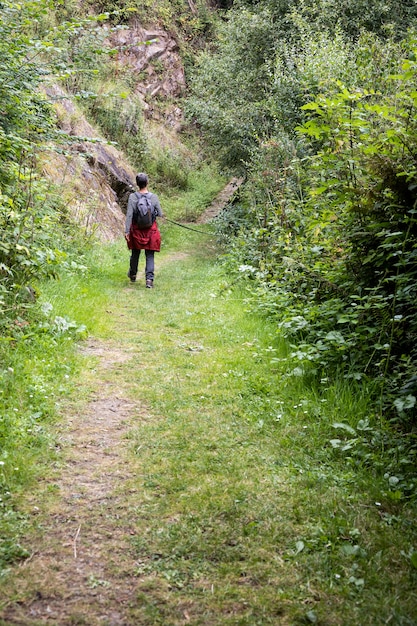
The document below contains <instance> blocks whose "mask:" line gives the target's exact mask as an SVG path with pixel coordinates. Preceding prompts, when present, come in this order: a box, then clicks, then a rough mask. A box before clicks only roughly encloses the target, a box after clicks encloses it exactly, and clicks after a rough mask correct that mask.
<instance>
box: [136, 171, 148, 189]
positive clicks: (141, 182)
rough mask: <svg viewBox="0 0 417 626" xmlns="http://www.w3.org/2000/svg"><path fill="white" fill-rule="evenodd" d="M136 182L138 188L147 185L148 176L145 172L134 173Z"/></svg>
mask: <svg viewBox="0 0 417 626" xmlns="http://www.w3.org/2000/svg"><path fill="white" fill-rule="evenodd" d="M136 184H137V186H138V187H139V189H144V188H145V187H146V186H147V185H148V177H147V175H146V174H143V173H141V174H136Z"/></svg>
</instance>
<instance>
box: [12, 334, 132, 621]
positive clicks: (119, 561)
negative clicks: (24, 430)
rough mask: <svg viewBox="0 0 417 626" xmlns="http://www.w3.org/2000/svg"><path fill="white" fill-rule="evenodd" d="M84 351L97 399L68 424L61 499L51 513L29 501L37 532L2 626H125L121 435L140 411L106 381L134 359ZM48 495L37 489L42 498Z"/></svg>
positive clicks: (127, 553)
mask: <svg viewBox="0 0 417 626" xmlns="http://www.w3.org/2000/svg"><path fill="white" fill-rule="evenodd" d="M84 350H85V352H86V353H87V355H93V356H97V357H98V359H99V361H98V366H97V371H96V376H97V378H98V380H100V386H99V391H97V392H95V393H94V395H93V396H92V397H91V398H90V401H89V402H88V405H87V408H86V410H85V411H83V412H82V414H76V413H74V414H72V415H71V414H70V416H69V418H68V419H67V421H66V426H65V428H66V430H65V432H63V433H62V437H61V443H62V446H63V449H64V454H65V464H64V467H63V469H62V473H61V474H60V476H59V479H58V481H57V484H58V488H59V497H56V493H55V494H54V496H53V498H51V500H52V501H53V504H51V505H49V504H47V503H46V502H45V500H46V499H47V498H45V499H44V501H43V502H42V500H40V497H39V494H37V500H36V501H35V500H33V501H32V505H33V510H34V511H37V510H38V509H39V520H40V524H41V531H40V532H39V533H38V534H37V535H36V536H35V537H34V538H32V540H31V545H32V548H33V554H32V556H31V557H30V558H29V559H28V560H26V561H25V562H23V563H22V564H21V566H20V568H19V571H18V572H17V575H16V576H15V577H14V579H15V580H14V582H13V585H14V588H13V589H10V590H9V591H10V592H11V593H10V595H9V597H10V598H12V597H13V598H15V601H14V602H13V603H12V604H9V605H8V606H6V607H5V608H4V609H3V611H1V612H0V618H3V620H5V623H6V624H20V625H22V626H23V625H27V624H30V625H32V626H34V625H35V624H36V625H38V624H48V625H49V624H56V625H58V624H59V626H66V625H69V624H71V625H74V624H88V625H89V626H96V625H106V626H122V625H127V624H130V622H129V621H128V619H127V617H126V615H127V607H128V605H129V603H130V601H131V600H132V599H133V595H134V593H135V578H132V571H133V570H134V556H133V550H132V547H131V545H130V544H129V536H130V535H131V534H132V532H133V531H132V529H130V528H129V523H131V519H132V515H131V512H130V514H129V503H128V500H129V497H128V495H130V494H132V491H133V490H130V489H129V478H130V477H131V475H130V473H129V469H128V468H127V463H126V459H125V451H126V434H127V432H128V430H129V420H130V419H131V417H132V416H133V415H135V416H137V415H138V413H139V414H140V413H143V410H142V409H141V407H140V406H138V405H135V404H132V402H131V401H129V400H127V399H126V398H124V397H123V395H122V394H123V392H121V391H120V386H119V385H117V384H116V383H114V382H112V380H111V378H113V380H114V378H115V376H114V373H115V370H117V367H118V366H119V365H120V364H121V363H124V362H126V360H128V359H129V358H130V357H131V355H130V354H129V353H126V352H125V353H124V352H121V351H119V350H115V349H113V348H112V347H111V346H109V345H105V344H98V343H89V344H88V345H87V347H85V348H84ZM109 374H110V376H109ZM53 487H54V486H53V485H43V486H42V485H40V490H41V491H42V490H43V489H46V491H48V488H49V490H53ZM35 502H36V506H35ZM34 542H35V544H34ZM16 600H17V601H16ZM3 623H4V622H3Z"/></svg>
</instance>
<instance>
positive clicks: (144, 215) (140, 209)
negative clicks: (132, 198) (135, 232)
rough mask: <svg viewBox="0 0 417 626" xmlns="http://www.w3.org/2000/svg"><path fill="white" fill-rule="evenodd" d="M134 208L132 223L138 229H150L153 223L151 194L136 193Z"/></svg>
mask: <svg viewBox="0 0 417 626" xmlns="http://www.w3.org/2000/svg"><path fill="white" fill-rule="evenodd" d="M136 198H137V202H136V206H135V207H134V209H133V216H132V221H133V222H134V224H136V225H137V226H138V228H150V227H151V226H152V224H153V222H154V208H153V204H152V202H151V194H150V193H149V192H148V193H139V192H138V191H137V192H136Z"/></svg>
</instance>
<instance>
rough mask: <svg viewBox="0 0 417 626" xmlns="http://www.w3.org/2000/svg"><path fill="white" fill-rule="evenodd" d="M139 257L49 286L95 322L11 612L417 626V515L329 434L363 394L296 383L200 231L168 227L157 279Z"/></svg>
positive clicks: (135, 623) (115, 623)
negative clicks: (413, 562)
mask: <svg viewBox="0 0 417 626" xmlns="http://www.w3.org/2000/svg"><path fill="white" fill-rule="evenodd" d="M127 258H128V255H127V251H126V250H125V248H124V247H123V246H122V244H120V245H117V246H113V247H109V248H107V249H102V250H98V251H96V254H95V258H94V260H93V267H94V269H93V270H92V271H91V272H90V274H89V275H88V277H86V276H84V277H82V276H69V277H68V278H67V279H66V280H65V281H64V282H63V283H62V284H61V285H59V286H51V287H50V290H51V291H50V293H49V294H46V296H45V297H47V298H49V299H50V301H51V302H53V304H54V307H55V310H56V312H57V313H59V314H62V315H63V314H65V315H69V316H70V317H71V318H73V319H76V320H77V322H79V323H82V322H84V323H86V324H87V326H88V328H89V330H90V336H89V339H88V340H87V341H86V342H84V345H83V346H82V349H81V354H80V362H81V365H80V367H81V373H80V375H79V378H78V380H77V389H76V391H75V392H74V393H73V395H72V397H71V399H70V400H69V401H68V402H67V403H66V404H65V409H64V410H62V413H63V419H62V422H61V424H60V426H59V431H58V433H57V440H58V441H59V443H60V448H61V449H62V451H61V453H60V455H59V458H60V463H59V464H58V466H57V467H55V469H54V473H53V475H52V476H50V477H49V478H48V479H45V480H44V481H43V483H41V484H40V485H39V489H38V490H37V491H36V493H34V494H33V495H32V496H31V497H30V498H29V499H28V502H27V504H26V506H27V509H28V510H33V509H34V508H36V511H37V512H36V515H33V529H32V531H31V532H29V533H28V537H27V539H26V542H27V543H29V544H30V545H31V552H32V556H31V558H30V559H28V560H26V561H24V562H22V564H21V565H20V566H19V567H16V568H14V570H12V572H11V574H10V576H9V577H8V578H7V580H6V581H5V583H4V584H3V586H2V590H1V604H0V606H1V607H2V609H1V612H0V617H1V618H2V619H3V621H1V619H0V624H3V626H5V625H11V624H21V625H22V626H23V625H29V624H30V625H32V626H38V625H39V626H40V625H41V624H42V625H43V624H44V625H46V624H56V625H57V626H58V625H60V626H69V625H75V624H80V625H81V624H86V625H89V626H96V625H97V626H99V625H100V626H122V625H123V626H140V625H146V626H154V625H169V626H177V625H183V624H193V625H223V624H224V625H229V624H236V625H237V624H239V625H242V626H243V625H248V626H255V625H258V624H259V625H264V624H265V625H266V624H274V625H277V624H279V625H281V624H282V625H286V624H308V623H317V624H324V625H325V624H327V625H331V624H340V625H342V624H355V625H356V624H361V625H367V624H369V625H374V624H386V623H389V624H415V623H417V621H416V620H417V612H416V609H415V607H416V596H415V587H414V585H415V576H414V572H413V570H412V568H410V567H409V566H408V564H407V562H406V558H405V557H404V556H403V555H402V554H401V551H403V552H404V553H407V550H408V551H409V549H410V548H411V547H412V540H413V537H414V538H415V527H414V525H413V524H414V521H413V518H412V513H411V511H410V512H409V513H407V510H405V511H404V510H402V513H401V515H400V514H399V513H398V510H397V509H396V503H395V502H394V501H390V500H389V498H387V497H385V496H384V493H381V487H380V485H379V484H376V483H375V484H374V483H373V481H372V476H367V472H366V468H363V471H362V472H360V471H359V470H355V469H354V467H353V466H352V465H351V464H349V463H346V462H345V460H344V458H343V457H340V456H338V454H336V452H335V451H333V449H332V447H331V446H330V444H329V440H330V439H331V438H332V437H334V430H332V427H331V423H332V422H344V421H349V420H352V419H353V418H354V417H355V415H358V414H359V413H360V411H361V410H362V408H361V407H362V406H363V403H364V402H365V400H364V399H362V398H357V397H353V396H352V395H351V394H350V392H349V390H348V389H346V388H345V389H340V388H339V389H337V388H331V389H327V390H326V391H323V393H322V394H320V395H319V394H318V393H317V392H315V391H314V389H309V388H308V387H307V386H306V385H305V383H302V382H301V381H300V380H299V379H294V377H291V378H290V377H287V375H286V371H285V367H286V366H285V363H282V362H281V360H280V359H281V358H282V357H283V356H284V354H285V347H282V346H281V347H280V346H279V345H277V342H276V337H275V333H274V329H273V327H272V325H271V326H269V325H267V324H265V323H264V322H262V321H261V320H260V319H259V318H257V317H256V316H253V315H249V314H248V313H246V312H245V306H244V302H243V299H242V294H240V293H236V292H233V293H232V292H229V290H228V289H227V288H226V284H225V283H226V280H225V278H224V277H221V276H219V268H218V266H217V264H216V260H215V255H214V251H213V249H212V247H211V242H210V240H209V239H208V238H204V237H203V236H201V237H200V236H199V235H197V234H193V233H187V232H182V231H178V230H173V229H171V230H168V231H167V232H166V235H165V249H164V251H163V253H161V255H160V256H159V257H157V276H156V280H155V289H154V290H152V291H150V290H146V289H145V288H144V284H143V283H144V281H143V280H141V281H139V282H138V283H137V284H130V283H128V281H127V279H126V278H125V276H126V269H127ZM142 268H143V259H141V264H140V270H142ZM297 381H298V382H297ZM35 504H36V507H35Z"/></svg>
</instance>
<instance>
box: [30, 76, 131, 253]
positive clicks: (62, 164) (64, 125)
mask: <svg viewBox="0 0 417 626" xmlns="http://www.w3.org/2000/svg"><path fill="white" fill-rule="evenodd" d="M47 95H48V97H49V98H50V99H51V100H52V101H54V102H55V109H56V112H57V120H58V126H59V127H60V128H61V129H62V130H63V131H64V132H65V133H67V134H68V135H69V136H70V137H73V138H74V142H73V143H70V144H69V145H68V147H67V149H66V151H65V154H57V153H55V152H54V153H53V156H52V157H49V158H45V159H44V161H43V164H42V165H43V172H44V174H45V175H46V176H47V177H49V178H50V179H51V180H53V181H54V182H55V183H56V184H57V185H58V187H59V189H60V190H61V192H60V193H61V198H63V199H64V201H65V204H66V208H67V211H68V213H69V215H70V216H71V218H72V219H74V220H75V221H76V222H77V223H78V224H80V225H82V226H83V227H84V228H85V230H86V232H87V234H89V235H95V236H97V237H99V238H100V239H102V240H107V241H108V240H114V239H117V238H118V237H119V236H121V235H122V234H123V232H124V230H123V229H124V213H125V212H126V207H127V200H128V197H129V193H130V192H131V191H132V190H133V189H134V188H135V173H134V171H133V170H132V168H131V167H130V166H129V164H128V163H127V162H126V160H125V158H124V156H123V154H122V153H121V152H120V151H118V150H117V149H116V148H115V147H114V146H112V145H109V144H108V143H106V142H104V141H103V140H102V139H101V138H100V135H99V133H98V131H97V130H96V129H95V128H94V127H93V126H92V125H91V124H90V123H89V122H87V120H86V119H85V117H84V116H83V115H82V113H80V111H79V110H78V109H77V107H76V105H75V104H74V102H73V101H72V100H71V98H70V97H69V96H68V95H67V94H66V93H65V92H64V91H63V90H62V89H61V88H60V87H58V86H54V87H49V88H48V89H47ZM88 139H91V141H88Z"/></svg>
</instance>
